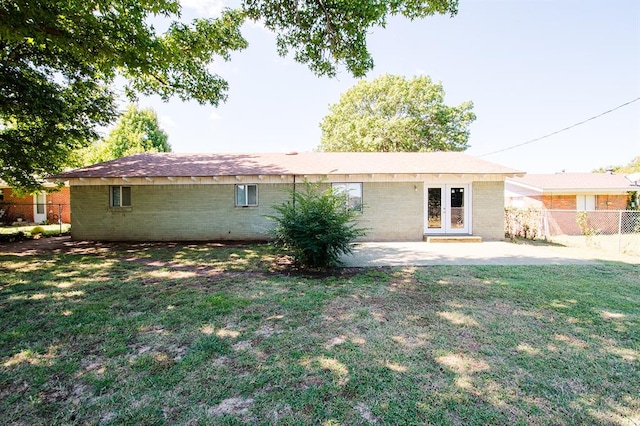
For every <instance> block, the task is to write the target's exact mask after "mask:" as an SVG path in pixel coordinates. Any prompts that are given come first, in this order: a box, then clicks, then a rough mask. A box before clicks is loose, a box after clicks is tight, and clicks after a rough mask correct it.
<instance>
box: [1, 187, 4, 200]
mask: <svg viewBox="0 0 640 426" xmlns="http://www.w3.org/2000/svg"><path fill="white" fill-rule="evenodd" d="M3 201H4V189H2V188H0V203H1V202H3Z"/></svg>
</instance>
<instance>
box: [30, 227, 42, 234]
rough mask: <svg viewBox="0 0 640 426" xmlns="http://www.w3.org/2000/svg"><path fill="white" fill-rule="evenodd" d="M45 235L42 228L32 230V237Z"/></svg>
mask: <svg viewBox="0 0 640 426" xmlns="http://www.w3.org/2000/svg"><path fill="white" fill-rule="evenodd" d="M40 234H44V228H43V227H42V226H36V227H34V228H33V229H31V235H40Z"/></svg>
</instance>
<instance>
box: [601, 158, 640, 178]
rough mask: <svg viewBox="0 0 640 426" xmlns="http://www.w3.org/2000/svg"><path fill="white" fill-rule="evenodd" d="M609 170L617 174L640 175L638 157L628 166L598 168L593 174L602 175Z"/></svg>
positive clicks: (639, 159)
mask: <svg viewBox="0 0 640 426" xmlns="http://www.w3.org/2000/svg"><path fill="white" fill-rule="evenodd" d="M609 170H611V171H613V172H614V173H618V174H630V173H640V156H638V157H636V158H634V159H633V160H631V161H630V162H629V164H626V165H624V166H609V167H600V168H599V169H596V170H594V173H604V172H607V171H609Z"/></svg>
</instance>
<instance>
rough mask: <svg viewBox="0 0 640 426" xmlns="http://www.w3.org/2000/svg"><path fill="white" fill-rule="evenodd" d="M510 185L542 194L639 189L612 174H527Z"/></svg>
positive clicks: (621, 177)
mask: <svg viewBox="0 0 640 426" xmlns="http://www.w3.org/2000/svg"><path fill="white" fill-rule="evenodd" d="M509 183H513V184H515V185H519V186H524V187H528V188H530V189H534V190H537V191H540V192H571V191H576V190H580V191H632V190H634V189H636V190H637V189H638V187H634V186H632V184H631V181H630V180H629V179H627V178H626V177H625V176H624V175H618V174H611V173H553V174H527V175H526V176H522V177H515V178H509Z"/></svg>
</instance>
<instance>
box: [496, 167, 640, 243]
mask: <svg viewBox="0 0 640 426" xmlns="http://www.w3.org/2000/svg"><path fill="white" fill-rule="evenodd" d="M639 190H640V187H638V186H637V185H636V183H635V182H632V180H631V179H629V178H628V177H627V176H625V175H618V174H612V173H555V174H527V175H526V176H521V177H509V178H507V179H506V181H505V206H506V207H515V208H523V209H538V210H545V211H546V214H545V217H546V218H547V219H546V220H547V226H548V227H549V231H550V232H552V233H554V234H567V235H580V234H581V233H582V231H581V229H580V227H579V225H578V221H577V217H578V216H577V215H578V213H579V214H582V215H587V216H586V217H588V221H589V222H593V223H600V224H601V225H600V226H599V228H600V229H599V231H600V232H604V233H616V232H617V231H618V226H619V224H618V222H617V219H618V213H616V212H614V211H620V210H626V209H627V208H630V207H631V208H635V207H637V206H630V205H629V204H635V201H634V198H635V197H633V194H634V193H635V192H636V191H639Z"/></svg>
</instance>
